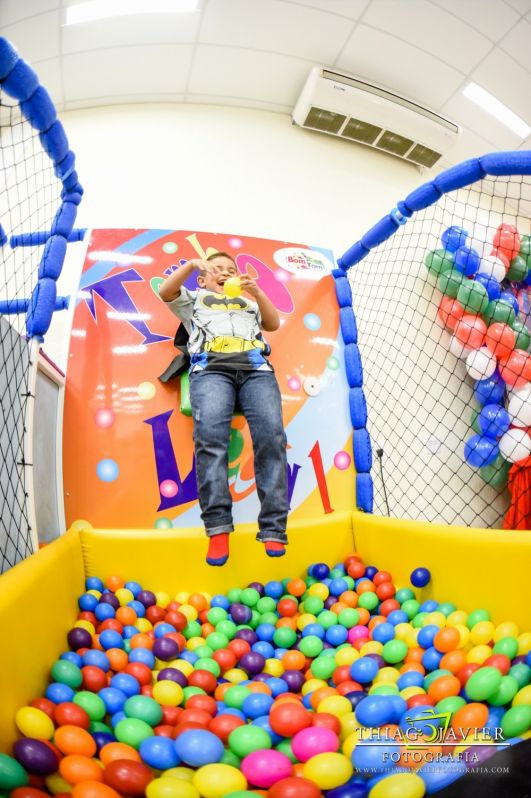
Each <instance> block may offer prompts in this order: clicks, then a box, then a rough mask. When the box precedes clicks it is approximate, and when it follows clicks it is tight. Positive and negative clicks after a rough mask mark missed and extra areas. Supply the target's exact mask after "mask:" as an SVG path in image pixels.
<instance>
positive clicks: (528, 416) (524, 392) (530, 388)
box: [507, 384, 531, 427]
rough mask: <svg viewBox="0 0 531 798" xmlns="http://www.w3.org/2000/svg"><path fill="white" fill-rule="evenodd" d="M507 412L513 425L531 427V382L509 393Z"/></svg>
mask: <svg viewBox="0 0 531 798" xmlns="http://www.w3.org/2000/svg"><path fill="white" fill-rule="evenodd" d="M507 412H508V413H509V417H510V419H511V424H514V426H515V427H531V384H530V385H526V386H525V387H524V388H523V389H521V390H520V391H514V392H513V393H512V394H511V395H510V397H509V405H508V407H507Z"/></svg>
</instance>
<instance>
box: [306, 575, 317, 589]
mask: <svg viewBox="0 0 531 798" xmlns="http://www.w3.org/2000/svg"><path fill="white" fill-rule="evenodd" d="M318 581H319V580H318V579H316V578H315V576H307V577H306V579H305V580H304V584H305V585H306V587H311V586H312V585H315V584H317V582H318Z"/></svg>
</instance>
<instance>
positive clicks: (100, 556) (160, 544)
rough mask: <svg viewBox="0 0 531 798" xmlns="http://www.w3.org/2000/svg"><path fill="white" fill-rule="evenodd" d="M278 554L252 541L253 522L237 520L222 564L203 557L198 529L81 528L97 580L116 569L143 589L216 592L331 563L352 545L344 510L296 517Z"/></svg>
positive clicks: (88, 568) (89, 566)
mask: <svg viewBox="0 0 531 798" xmlns="http://www.w3.org/2000/svg"><path fill="white" fill-rule="evenodd" d="M288 533H289V540H290V543H289V545H288V547H287V554H286V555H285V556H284V557H276V558H275V557H268V556H267V555H266V553H265V550H264V546H263V544H262V543H258V542H257V541H256V540H255V535H256V526H255V525H254V524H241V525H239V526H238V527H237V529H236V532H234V534H233V535H231V540H230V549H231V555H230V559H229V561H228V563H227V564H226V565H225V566H223V568H212V567H211V566H209V565H207V564H206V562H205V555H206V550H207V540H206V537H205V534H204V532H203V530H201V529H148V530H140V529H129V530H118V529H98V530H96V529H82V530H81V532H80V537H81V545H82V549H83V557H84V560H85V570H86V572H87V575H88V576H99V577H101V578H102V579H105V578H106V577H108V576H110V575H112V574H117V575H119V576H122V577H124V578H125V579H128V580H129V579H130V580H136V581H138V582H140V583H141V584H142V586H143V587H145V588H146V589H151V590H161V591H165V592H167V593H169V594H170V595H172V596H173V595H174V594H175V593H177V592H178V591H181V590H188V591H192V590H193V591H207V592H209V593H219V592H221V591H224V590H227V589H228V588H230V587H234V586H242V585H245V584H247V583H248V582H250V581H251V580H253V581H255V580H256V581H264V582H266V581H268V580H270V579H279V578H284V577H286V576H299V575H301V574H302V573H303V571H304V570H305V569H306V568H307V567H308V565H309V564H310V563H314V562H322V561H325V562H329V563H336V562H339V561H340V560H341V559H342V558H344V556H345V554H346V553H347V552H349V551H350V550H351V549H352V547H353V538H352V521H351V514H350V513H332V514H330V515H327V516H324V517H323V518H320V519H317V520H310V521H308V520H304V521H296V522H293V524H291V525H290V527H289V529H288Z"/></svg>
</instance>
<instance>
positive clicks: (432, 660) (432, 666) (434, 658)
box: [422, 646, 444, 671]
mask: <svg viewBox="0 0 531 798" xmlns="http://www.w3.org/2000/svg"><path fill="white" fill-rule="evenodd" d="M443 656H444V654H442V653H441V652H440V651H437V649H436V648H435V647H434V646H431V648H428V649H427V650H426V651H425V652H424V654H423V655H422V665H423V666H424V668H426V670H427V671H435V670H437V668H438V667H439V665H440V662H441V660H442V658H443Z"/></svg>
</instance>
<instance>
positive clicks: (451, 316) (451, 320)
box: [437, 296, 465, 331]
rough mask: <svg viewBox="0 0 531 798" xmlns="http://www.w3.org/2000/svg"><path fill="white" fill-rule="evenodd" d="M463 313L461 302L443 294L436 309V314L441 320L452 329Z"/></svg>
mask: <svg viewBox="0 0 531 798" xmlns="http://www.w3.org/2000/svg"><path fill="white" fill-rule="evenodd" d="M464 313H465V309H464V307H463V306H462V304H461V303H460V302H458V301H457V299H452V297H450V296H443V298H442V299H441V302H440V305H439V309H438V310H437V315H438V317H439V319H440V320H441V322H442V323H443V324H444V326H445V327H448V329H449V330H452V331H453V330H455V328H456V325H457V323H458V322H459V321H460V320H461V319H462V318H463V315H464Z"/></svg>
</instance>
